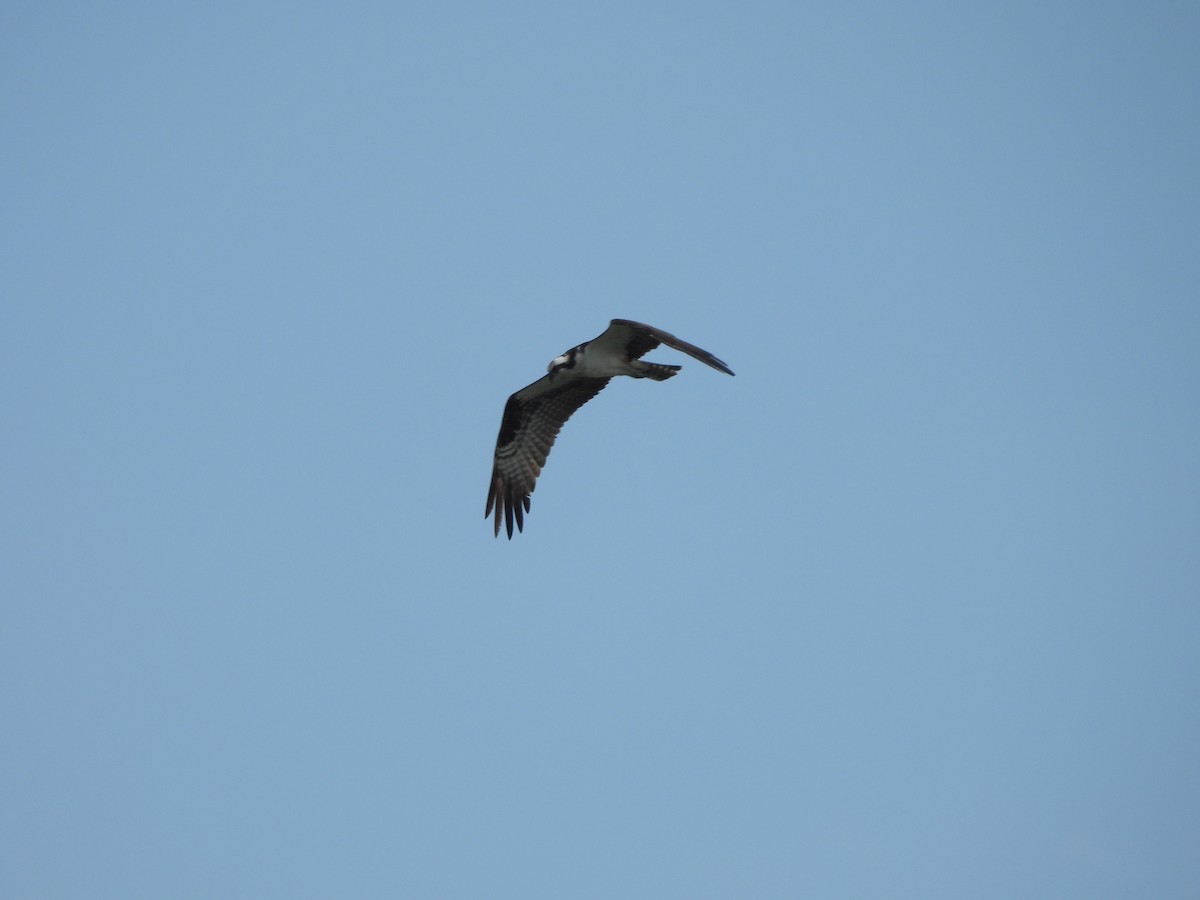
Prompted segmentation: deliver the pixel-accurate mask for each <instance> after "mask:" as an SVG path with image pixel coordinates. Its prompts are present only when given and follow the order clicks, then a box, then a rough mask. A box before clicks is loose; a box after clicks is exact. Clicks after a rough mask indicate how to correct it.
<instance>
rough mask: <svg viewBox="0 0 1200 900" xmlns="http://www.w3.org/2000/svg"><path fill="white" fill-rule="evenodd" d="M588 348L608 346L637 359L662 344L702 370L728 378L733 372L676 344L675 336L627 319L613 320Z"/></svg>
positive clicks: (696, 350) (691, 348) (690, 346)
mask: <svg viewBox="0 0 1200 900" xmlns="http://www.w3.org/2000/svg"><path fill="white" fill-rule="evenodd" d="M589 343H590V345H591V346H593V347H595V346H596V345H601V346H609V347H612V348H613V349H614V350H616V349H618V348H619V349H621V350H623V351H624V352H625V353H626V354H628V356H629V358H630V359H641V358H642V357H643V356H645V355H646V354H647V353H649V352H650V351H651V350H653V349H654V348H655V347H657V346H658V345H659V344H666V345H667V346H668V347H673V348H674V349H676V350H680V351H682V352H683V353H686V354H687V355H688V356H691V357H693V358H695V359H698V360H700V362H702V363H704V364H705V365H706V366H712V367H713V368H714V369H716V370H717V371H718V372H724V373H725V374H726V375H732V374H733V370H732V369H731V368H729V366H727V365H725V363H723V362H721V360H719V359H717V358H716V357H715V356H713V355H712V354H711V353H709V352H708V351H707V350H701V349H700V348H699V347H697V346H696V345H695V344H689V343H688V342H687V341H683V340H680V339H679V338H677V337H675V335H673V334H670V333H669V332H666V331H663V330H662V329H661V328H655V327H654V326H653V325H643V324H642V323H641V322H633V321H630V320H629V319H613V320H612V323H611V324H610V325H609V326H608V329H607V330H606V331H605V332H604V334H602V335H600V337H598V338H596V339H594V340H592V341H590V342H589Z"/></svg>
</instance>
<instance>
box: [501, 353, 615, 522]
mask: <svg viewBox="0 0 1200 900" xmlns="http://www.w3.org/2000/svg"><path fill="white" fill-rule="evenodd" d="M608 381H609V379H607V378H573V379H570V380H562V379H559V380H557V381H556V380H555V379H552V378H551V377H550V376H549V375H546V376H544V377H542V378H540V379H538V380H537V381H535V382H534V383H533V384H531V385H529V386H528V387H525V388H522V389H521V390H519V391H517V392H516V393H515V394H513V395H512V396H511V397H509V398H508V403H507V404H506V405H505V407H504V417H503V419H501V421H500V436H499V437H498V438H497V439H496V458H495V463H494V464H493V466H492V483H491V488H490V489H489V491H488V500H487V509H486V510H484V513H483V515H484V517H485V518H486V517H487V516H490V515H492V511H493V510H495V517H496V528H495V533H496V535H497V536H499V534H500V519H501V518H503V519H504V523H505V525H506V527H507V529H508V538H509V540H512V536H513V520H514V519H515V520H516V523H517V530H518V531H521V530H523V528H524V525H525V518H524V517H525V513H527V512H529V495H530V494H532V493H533V488H534V485H536V484H537V479H538V475H540V474H541V472H542V466H544V465H545V464H546V457H547V456H548V455H549V453H550V448H551V447H552V446H553V445H554V439H555V438H556V437H558V431H559V429H560V428H562V426H563V423H564V422H566V421H567V419H569V418H571V415H572V414H573V413H574V412H575V410H577V409H579V407H581V406H583V404H585V403H587V402H588V401H589V400H591V399H592V398H593V397H595V396H596V395H597V394H598V393H600V391H602V390H603V389H604V386H605V385H606V384H608Z"/></svg>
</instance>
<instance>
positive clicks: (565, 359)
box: [546, 347, 575, 376]
mask: <svg viewBox="0 0 1200 900" xmlns="http://www.w3.org/2000/svg"><path fill="white" fill-rule="evenodd" d="M574 365H575V348H574V347H572V348H571V349H570V350H568V351H567V352H566V353H564V354H562V355H561V356H556V357H554V359H552V360H550V365H548V366H546V371H547V372H549V373H550V375H551V376H553V375H557V374H558V373H559V372H561V371H562V370H563V369H570V368H573V367H574Z"/></svg>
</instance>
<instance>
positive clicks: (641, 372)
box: [634, 361, 683, 381]
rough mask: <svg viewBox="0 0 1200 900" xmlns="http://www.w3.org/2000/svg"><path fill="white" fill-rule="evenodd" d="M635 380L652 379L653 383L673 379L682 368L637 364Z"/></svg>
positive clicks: (655, 364)
mask: <svg viewBox="0 0 1200 900" xmlns="http://www.w3.org/2000/svg"><path fill="white" fill-rule="evenodd" d="M637 368H638V374H637V375H636V376H634V377H636V378H653V379H654V380H655V381H666V380H667V379H668V378H673V377H674V376H675V374H676V373H677V372H678V371H679V370H680V369H681V368H683V367H682V366H667V365H663V364H662V363H648V362H640V361H639V362H638V364H637Z"/></svg>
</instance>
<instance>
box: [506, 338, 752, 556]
mask: <svg viewBox="0 0 1200 900" xmlns="http://www.w3.org/2000/svg"><path fill="white" fill-rule="evenodd" d="M659 344H666V345H667V346H668V347H673V348H674V349H676V350H682V351H683V352H684V353H686V354H688V355H689V356H694V357H695V358H696V359H698V360H700V362H702V363H704V364H705V365H709V366H712V367H713V368H714V369H716V370H717V371H718V372H724V373H725V374H726V375H732V374H733V371H732V370H731V369H730V368H729V366H727V365H725V363H723V362H721V360H719V359H717V358H716V357H715V356H713V355H712V354H711V353H709V352H708V351H707V350H701V349H700V348H699V347H697V346H695V345H693V344H689V343H688V342H687V341H681V340H680V339H679V338H677V337H675V335H673V334H668V333H667V332H665V331H660V330H659V329H657V328H654V327H652V326H650V325H643V324H642V323H640V322H631V321H629V320H628V319H613V320H612V322H611V323H610V324H609V326H608V328H607V329H606V330H605V332H604V333H603V334H602V335H600V336H599V337H597V338H593V339H592V340H590V341H585V342H584V343H582V344H580V345H579V346H578V347H572V348H571V349H570V350H568V351H567V352H566V353H564V354H563V355H562V356H556V357H555V358H554V359H552V360H551V361H550V365H549V367H548V371H547V374H546V375H543V376H542V377H541V378H539V379H538V380H537V381H535V382H534V383H533V384H531V385H529V386H528V387H524V388H521V390H519V391H517V392H516V393H515V394H513V395H512V396H511V397H509V398H508V403H506V404H505V406H504V417H503V418H502V419H501V420H500V437H499V438H497V439H496V459H495V464H494V465H493V467H492V483H491V487H490V488H489V490H488V499H487V509H486V510H484V513H483V516H484V518H487V517H488V516H490V515H492V512H493V510H494V511H495V522H496V528H495V534H496V536H497V537H499V536H500V520H501V519H503V520H504V524H505V525H506V527H507V529H508V539H509V540H512V536H513V520H514V519H515V520H516V523H517V530H518V531H522V530H524V527H525V518H524V516H525V513H527V512H529V495H530V494H532V493H533V488H534V485H536V484H537V478H538V475H540V474H541V473H542V466H544V465H545V464H546V457H547V455H549V453H550V447H551V446H553V444H554V439H555V438H556V437H558V432H559V429H560V428H562V426H563V423H564V422H566V421H567V419H569V418H571V415H572V414H573V413H574V412H575V410H577V409H579V407H581V406H583V404H585V403H587V402H588V401H589V400H591V399H592V398H593V397H595V396H596V395H597V394H598V393H600V391H602V390H604V386H605V385H606V384H608V382H609V380H610V379H612V378H613V377H615V376H617V375H629V376H630V377H632V378H652V379H654V380H655V381H666V380H667V379H668V378H671V377H673V376H674V375H675V373H677V372H678V371H679V369H680V368H681V367H680V366H669V365H664V364H663V363H652V362H642V361H641V357H643V356H645V355H646V354H647V353H649V352H650V351H651V350H653V349H654V348H655V347H657V346H658V345H659Z"/></svg>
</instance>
